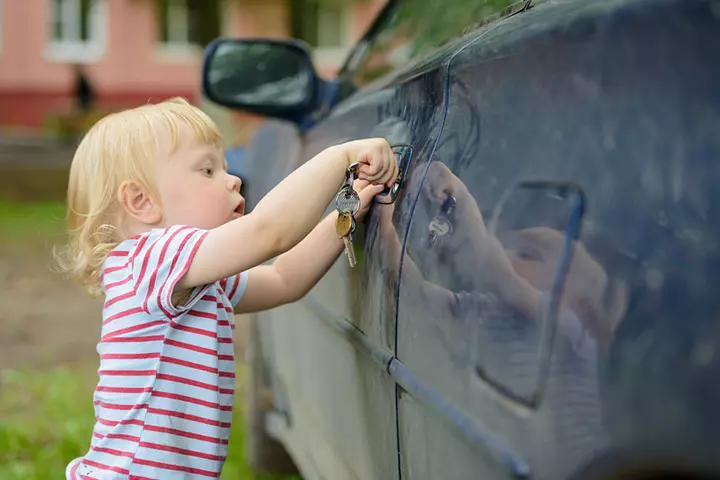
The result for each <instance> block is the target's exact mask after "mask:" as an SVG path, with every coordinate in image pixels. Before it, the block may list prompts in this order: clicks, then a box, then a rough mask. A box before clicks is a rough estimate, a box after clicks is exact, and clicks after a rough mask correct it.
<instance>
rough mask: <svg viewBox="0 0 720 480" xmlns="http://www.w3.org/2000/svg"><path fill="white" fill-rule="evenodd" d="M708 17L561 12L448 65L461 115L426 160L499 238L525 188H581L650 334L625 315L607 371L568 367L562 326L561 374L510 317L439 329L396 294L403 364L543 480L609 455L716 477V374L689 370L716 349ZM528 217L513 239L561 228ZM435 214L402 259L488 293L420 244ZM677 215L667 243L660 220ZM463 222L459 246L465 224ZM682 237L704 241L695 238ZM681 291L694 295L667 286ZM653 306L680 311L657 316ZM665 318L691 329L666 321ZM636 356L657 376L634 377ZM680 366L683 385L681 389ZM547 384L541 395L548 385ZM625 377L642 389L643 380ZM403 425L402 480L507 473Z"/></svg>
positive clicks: (411, 416)
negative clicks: (517, 189) (508, 207)
mask: <svg viewBox="0 0 720 480" xmlns="http://www.w3.org/2000/svg"><path fill="white" fill-rule="evenodd" d="M713 5H715V6H716V4H713V2H704V1H697V2H694V1H689V2H679V1H675V2H671V1H666V2H662V1H660V2H648V1H635V2H628V1H616V2H612V1H609V2H572V3H570V2H567V3H563V2H548V3H546V4H539V5H538V6H537V7H535V8H533V9H532V10H531V11H529V12H527V13H526V14H523V15H521V16H516V17H513V18H509V19H506V20H505V21H504V23H505V25H502V23H503V22H499V23H498V24H495V25H494V26H493V27H491V28H493V29H494V31H493V32H491V33H487V34H485V35H483V36H481V37H479V38H478V40H477V41H476V42H474V43H473V44H472V45H469V46H467V47H466V48H464V49H463V50H462V51H461V52H459V53H458V54H457V55H456V56H455V57H454V58H453V60H452V62H451V65H450V81H449V84H450V86H449V97H450V98H449V103H450V106H449V110H448V115H447V119H446V124H445V129H444V130H443V134H442V137H441V139H440V146H439V147H438V149H437V151H436V152H435V155H434V157H433V160H434V161H435V162H441V163H443V164H444V165H446V166H447V167H448V168H449V169H450V170H451V171H452V172H453V173H454V174H455V175H457V176H458V177H459V179H460V180H461V181H462V182H463V183H464V184H465V185H466V186H467V188H468V189H469V190H470V193H471V194H472V196H473V198H474V199H475V201H476V202H477V203H478V206H479V207H480V210H481V211H482V212H484V213H485V215H486V222H488V223H492V222H493V221H494V220H497V218H496V217H494V216H493V215H495V214H497V209H498V204H499V202H501V201H504V200H507V198H506V197H505V195H506V194H507V192H508V191H509V190H510V189H511V188H513V186H514V185H517V183H518V182H520V181H523V180H529V179H543V180H551V181H555V182H567V183H568V184H574V185H578V186H579V187H580V189H581V190H582V191H583V193H584V195H585V197H586V201H587V205H586V213H585V216H584V218H583V234H582V235H581V237H580V242H583V243H585V244H587V245H592V246H593V247H594V250H593V248H590V247H589V248H590V250H591V253H592V254H593V255H595V254H596V252H597V251H598V250H599V251H600V252H601V253H598V255H603V254H604V255H603V256H602V259H601V260H600V259H597V262H599V264H600V265H601V266H602V268H604V269H606V271H605V272H603V273H602V274H599V276H598V278H603V279H604V278H605V276H610V275H611V274H612V275H616V276H617V278H619V279H621V280H622V281H623V282H625V283H626V284H627V285H628V286H629V287H630V292H631V293H630V295H631V296H632V301H633V302H637V303H636V305H637V304H640V305H643V304H644V305H645V308H649V309H650V310H648V312H646V313H645V315H644V316H643V317H641V316H640V315H639V313H638V312H637V311H633V310H632V308H633V307H632V305H625V306H624V308H627V309H628V310H627V313H626V315H624V319H621V320H619V323H620V324H619V326H613V328H617V330H616V331H615V336H614V339H613V340H614V341H613V342H612V344H611V347H610V348H609V349H608V351H607V352H604V353H603V352H601V348H600V347H599V346H598V347H597V352H596V354H592V355H589V354H585V353H583V354H580V353H578V352H577V351H576V352H574V353H573V352H569V351H568V350H570V349H571V347H570V346H569V343H570V340H569V338H568V335H569V333H568V332H567V331H563V330H564V329H563V328H562V326H560V327H558V329H557V335H556V336H555V338H554V340H553V344H552V348H553V356H552V358H551V360H550V361H551V362H552V365H548V364H542V360H543V359H542V357H541V356H540V354H539V351H540V348H541V342H542V341H544V338H543V337H542V336H539V335H536V336H533V335H528V336H518V335H517V330H521V329H522V328H525V327H521V326H518V325H515V324H514V323H515V322H517V320H516V319H510V318H505V319H502V318H495V317H493V314H492V313H473V314H471V315H469V316H467V313H463V314H459V313H456V312H454V311H452V310H451V309H450V308H448V309H447V310H446V311H445V315H444V316H430V315H429V314H423V313H422V312H423V311H425V312H429V311H432V309H428V308H427V306H426V305H424V304H423V302H422V301H418V298H417V296H416V295H415V294H414V293H415V292H414V290H413V289H411V288H406V287H407V285H408V280H407V279H406V278H403V279H402V281H401V293H400V302H399V319H398V329H399V346H398V352H397V356H398V358H399V359H400V360H401V361H402V362H403V363H404V364H405V365H406V366H407V368H409V369H410V370H411V371H412V372H414V373H415V374H416V375H417V377H418V378H419V380H420V381H421V382H423V383H424V384H426V385H427V386H428V387H429V388H431V389H433V390H435V391H437V392H440V393H441V394H442V395H443V397H444V398H445V399H447V400H448V401H449V402H450V403H451V404H453V405H454V406H456V407H457V408H458V409H460V410H461V411H462V412H465V413H466V414H468V415H469V416H470V417H472V418H473V419H474V421H475V422H477V423H478V424H479V425H482V426H483V427H484V428H487V429H489V430H490V431H491V432H492V433H494V434H495V435H496V436H497V437H498V439H499V440H501V441H504V442H506V443H507V444H508V445H509V446H510V447H511V449H512V451H513V452H514V453H515V454H516V455H518V456H519V458H521V459H523V460H526V461H527V462H528V463H529V465H530V468H531V471H532V475H533V478H538V479H558V478H567V477H568V476H570V475H571V474H573V473H575V472H578V471H581V470H582V469H583V467H584V465H585V464H586V463H587V462H589V461H590V460H591V459H592V458H594V457H595V456H598V455H600V454H602V453H603V452H606V451H608V450H609V449H611V448H618V449H623V450H624V451H631V452H633V454H637V456H638V458H640V456H641V452H642V455H649V456H650V457H651V458H652V459H653V460H652V462H653V463H654V464H655V465H656V466H658V468H660V469H662V468H663V467H662V466H663V465H665V466H667V465H668V464H673V462H678V463H680V464H683V463H688V464H695V465H696V467H695V468H698V469H702V468H709V469H714V470H715V471H717V469H718V468H719V467H720V465H719V464H718V460H717V458H716V456H715V455H713V454H712V453H711V452H712V451H713V450H716V449H717V440H716V439H715V440H713V435H714V434H713V431H716V430H715V429H716V427H717V425H718V423H717V422H718V420H720V417H719V416H718V413H717V411H716V410H715V409H713V408H712V407H711V404H712V403H713V402H717V400H718V399H720V389H718V388H717V387H716V384H714V382H712V381H711V380H710V378H711V372H717V370H716V368H717V365H716V363H715V362H716V360H715V359H714V358H715V357H714V356H712V359H710V358H705V360H704V361H703V362H704V363H701V364H698V363H693V362H694V360H693V359H692V358H693V353H692V352H693V351H695V350H696V349H701V350H702V349H705V348H707V351H706V353H707V352H709V351H710V350H712V351H714V350H715V348H716V346H717V344H718V342H719V341H720V337H718V336H717V335H716V334H715V333H714V332H716V331H717V330H716V328H715V327H713V326H712V320H711V318H713V317H714V315H716V314H715V313H714V312H715V311H716V310H714V307H713V301H712V300H711V298H710V297H712V294H710V293H709V291H708V290H707V289H706V287H705V285H710V284H714V281H713V280H712V279H713V278H715V275H716V274H717V272H716V270H715V268H716V267H714V266H713V267H711V265H714V262H715V261H716V255H717V254H716V252H711V248H713V247H710V245H715V241H716V239H717V236H718V234H719V233H720V230H719V229H718V224H717V223H716V219H715V218H714V217H712V215H714V214H715V211H714V209H713V205H714V203H713V202H714V200H713V198H714V197H715V196H716V194H713V193H712V191H711V190H710V186H709V184H710V183H711V182H712V180H710V178H717V177H716V174H717V173H716V172H717V170H716V167H714V166H713V164H712V163H711V162H712V161H713V159H714V158H715V159H716V158H717V155H718V152H720V141H719V140H718V138H717V137H716V136H715V137H713V136H712V135H711V133H710V131H711V130H712V128H715V127H712V125H715V126H717V125H718V124H719V123H718V122H719V119H720V89H718V88H717V85H720V66H719V64H718V62H717V61H714V60H712V59H713V58H718V57H717V55H718V53H717V52H718V51H720V50H718V46H719V45H720V36H719V34H718V32H720V29H719V28H718V27H720V16H718V15H717V14H716V13H713V11H712V10H711V8H712V7H713ZM703 176H707V178H705V179H704V180H701V177H703ZM695 185H696V186H697V188H696V187H695ZM526 206H527V207H528V208H526V209H516V210H515V211H514V212H507V213H506V212H504V211H502V213H501V214H500V222H501V223H506V224H516V223H522V224H524V225H525V226H526V227H530V226H535V225H537V226H540V225H545V224H548V222H550V223H551V222H552V220H550V217H552V216H554V214H555V213H560V212H553V211H548V210H547V209H544V206H543V205H542V204H540V203H533V202H526ZM671 211H672V212H673V213H672V214H670V213H669V212H671ZM511 213H512V215H511ZM436 214H437V212H436V211H435V210H432V207H425V206H423V205H422V204H421V203H418V206H417V207H416V209H415V213H414V215H413V218H412V225H411V227H410V233H409V235H408V238H409V239H411V240H409V241H408V245H407V252H408V256H409V257H411V258H414V260H415V261H416V262H417V263H418V264H419V265H420V267H421V270H422V271H423V272H424V273H425V274H426V275H427V276H426V278H431V279H433V281H434V282H437V283H438V284H441V285H443V286H445V287H446V288H448V290H453V291H473V292H480V293H485V294H488V295H491V294H492V292H491V290H483V289H484V288H485V287H484V286H483V285H482V283H478V282H480V280H479V279H478V275H477V271H478V270H481V269H482V266H481V265H480V264H479V263H478V259H477V257H473V249H470V248H467V243H465V244H463V245H464V246H462V248H458V247H452V248H457V249H452V248H451V249H450V250H447V249H446V250H443V249H438V248H433V247H429V246H428V245H427V244H423V243H422V239H423V236H424V235H427V233H426V232H427V228H428V222H430V221H431V219H432V218H433V216H434V215H436ZM670 215H672V216H673V222H674V224H673V225H672V226H670V225H669V223H671V222H669V221H668V220H667V219H665V216H670ZM703 217H705V218H703ZM457 222H458V225H455V232H453V234H457V233H458V232H457V230H459V229H460V228H461V224H462V222H463V219H462V218H458V219H457ZM688 229H692V230H693V231H694V232H695V234H697V235H699V236H700V237H699V238H696V239H695V240H690V239H688V238H683V237H684V236H686V235H690V233H689V231H688ZM683 231H684V232H685V233H682V232H683ZM670 232H674V233H670ZM676 235H677V236H678V238H675V239H672V237H673V236H676ZM701 238H702V240H701ZM468 241H472V236H470V237H469V240H468ZM478 241H479V240H478ZM703 242H707V243H704V244H703ZM601 244H602V246H600V245H601ZM670 251H672V252H675V254H676V255H678V257H679V258H692V259H693V260H692V262H691V263H688V264H687V265H686V266H685V268H686V269H687V270H685V272H686V273H685V274H683V270H682V269H680V270H678V266H677V265H674V264H673V261H672V260H671V259H670V258H666V255H667V254H666V253H665V252H670ZM641 259H642V260H641ZM406 261H407V259H406ZM643 262H645V263H644V264H643ZM551 266H552V267H556V266H557V265H556V264H553V265H551ZM464 267H466V268H464ZM593 275H595V273H590V272H589V271H588V272H586V273H584V274H580V275H578V274H577V273H575V274H574V276H573V277H572V279H571V281H570V283H571V285H566V290H569V291H571V290H573V289H576V288H578V285H579V284H580V283H582V282H587V283H588V284H590V283H591V282H592V281H595V280H594V277H593ZM683 278H685V279H686V280H687V281H690V282H693V286H692V287H690V286H688V287H687V288H683V289H679V288H678V285H676V286H675V287H674V288H675V289H674V290H669V289H668V284H667V283H666V284H665V285H663V282H671V281H672V282H682V279H683ZM660 279H662V280H660ZM671 279H672V280H671ZM603 281H604V280H603ZM566 282H567V279H566ZM695 282H697V283H695ZM588 288H590V287H588ZM593 288H597V289H599V288H600V287H599V286H597V287H593ZM653 289H656V290H660V291H662V292H663V293H662V295H672V296H675V300H674V301H673V302H669V300H665V301H664V302H659V301H658V299H657V298H655V296H656V295H658V294H659V292H653ZM651 299H653V300H651ZM495 300H496V299H495ZM651 302H656V304H658V305H659V304H664V305H666V310H664V311H663V312H661V311H654V313H650V312H653V308H658V307H651V306H650V305H649V304H650V303H651ZM668 302H669V303H668ZM460 303H461V302H460ZM701 305H702V307H701ZM484 306H485V308H487V305H484ZM455 307H456V308H461V307H458V305H455ZM466 308H467V307H466ZM470 308H475V307H473V306H471V307H470ZM669 310H674V311H675V312H676V313H680V312H683V313H681V314H680V315H679V316H676V317H671V315H669V314H668V311H669ZM463 315H466V316H465V317H463ZM601 320H602V321H605V320H608V321H610V320H609V319H601ZM561 321H562V320H561V319H560V318H546V319H545V322H557V323H561ZM611 323H612V322H611ZM630 332H632V333H630ZM711 332H712V333H711ZM680 338H682V341H681V340H680ZM660 345H663V347H660ZM663 348H664V349H667V350H666V351H665V352H663ZM641 351H643V352H647V354H648V355H651V357H649V358H652V359H653V360H652V361H651V360H649V358H645V359H641V357H642V355H643V354H641V353H640V352H641ZM639 356H640V357H639ZM479 359H481V361H482V362H483V363H482V364H481V363H478V362H480V360H479ZM621 359H622V360H621ZM671 364H674V365H675V366H676V368H679V369H680V371H679V372H678V373H677V374H675V373H673V374H670V373H669V369H671V367H670V365H671ZM661 365H662V366H663V367H661ZM479 368H482V369H483V370H484V372H485V374H487V373H488V370H490V371H491V373H492V370H493V369H494V371H495V373H496V375H495V377H496V379H497V381H498V382H499V383H500V384H501V385H500V386H501V387H504V388H497V385H496V384H494V382H490V381H488V378H486V377H485V378H483V377H482V376H481V375H479V374H478V369H479ZM661 368H665V369H666V373H665V374H662V373H661V370H660V369H661ZM544 371H547V372H548V375H549V376H548V378H547V380H546V382H538V380H541V379H542V378H541V377H542V374H543V372H544ZM608 372H612V374H610V373H608ZM630 372H633V373H634V374H639V372H643V374H642V375H639V376H637V377H634V378H635V380H634V381H631V380H630V378H633V377H630ZM680 372H682V373H680ZM701 379H702V380H701ZM695 382H697V383H695ZM528 385H530V386H531V389H532V388H535V387H534V386H535V385H540V387H541V388H542V391H540V392H539V393H540V395H541V397H540V398H541V400H540V402H539V403H538V404H537V405H533V404H532V403H531V402H523V401H518V398H517V395H508V391H510V393H513V392H514V393H517V392H520V391H521V390H523V389H524V388H526V387H527V386H528ZM679 385H682V388H680V389H678V388H676V387H677V386H679ZM700 391H702V394H700V393H699V392H700ZM610 399H612V400H610ZM660 399H662V400H660ZM638 402H639V403H638ZM715 404H716V403H715ZM398 408H399V425H400V444H401V459H402V465H403V467H402V468H403V478H404V479H412V480H415V479H432V478H438V477H439V476H442V477H443V478H453V479H454V478H457V479H463V478H469V477H468V475H470V472H472V474H473V475H475V476H476V477H482V478H505V476H507V475H508V474H509V473H510V472H509V471H508V470H507V469H500V470H502V471H498V464H497V462H493V461H492V460H493V459H492V458H487V457H486V456H483V455H482V454H481V453H478V454H476V455H472V454H470V453H469V450H468V448H467V441H466V440H463V439H462V438H460V437H459V436H458V435H457V429H455V428H453V427H452V426H450V425H448V424H447V422H446V423H445V424H443V423H438V421H437V419H436V418H434V417H433V416H432V415H431V413H430V410H429V409H428V408H423V406H422V405H420V404H419V403H418V402H417V401H415V400H414V399H412V398H407V399H406V398H405V396H403V398H402V399H401V400H400V402H399V407H398ZM679 412H685V413H683V414H680V413H679ZM690 412H693V413H694V414H693V415H691V414H690ZM443 425H444V426H443ZM430 432H432V434H430ZM678 438H682V439H683V441H681V442H678ZM631 456H632V455H631Z"/></svg>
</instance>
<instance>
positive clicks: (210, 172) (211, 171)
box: [202, 168, 213, 177]
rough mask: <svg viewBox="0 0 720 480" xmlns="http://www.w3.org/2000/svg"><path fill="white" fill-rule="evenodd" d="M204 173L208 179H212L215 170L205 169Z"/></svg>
mask: <svg viewBox="0 0 720 480" xmlns="http://www.w3.org/2000/svg"><path fill="white" fill-rule="evenodd" d="M202 172H203V173H204V174H205V175H207V176H208V177H212V174H213V169H212V168H203V169H202Z"/></svg>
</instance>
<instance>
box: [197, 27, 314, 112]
mask: <svg viewBox="0 0 720 480" xmlns="http://www.w3.org/2000/svg"><path fill="white" fill-rule="evenodd" d="M206 68H207V71H206V88H207V90H208V94H209V96H210V97H211V98H213V99H214V100H215V101H216V102H217V103H220V104H226V105H244V106H249V107H259V108H293V107H300V106H303V105H304V104H306V102H307V101H308V100H309V99H310V98H312V94H313V71H312V67H311V64H310V61H309V59H308V57H307V55H305V54H304V52H302V51H301V50H299V49H296V48H293V47H292V46H289V45H286V44H280V43H267V42H256V41H255V42H254V41H228V42H223V43H221V44H219V45H218V47H217V49H216V50H215V51H214V52H213V53H212V55H211V56H210V57H209V58H208V59H207V67H206Z"/></svg>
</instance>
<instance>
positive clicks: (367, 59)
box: [350, 0, 524, 87]
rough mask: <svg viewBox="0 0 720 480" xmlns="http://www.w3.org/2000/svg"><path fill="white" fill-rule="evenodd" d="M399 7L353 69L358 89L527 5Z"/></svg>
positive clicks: (416, 2)
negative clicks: (474, 29) (480, 26)
mask: <svg viewBox="0 0 720 480" xmlns="http://www.w3.org/2000/svg"><path fill="white" fill-rule="evenodd" d="M398 3H399V5H398V6H397V7H396V8H395V9H394V10H393V11H392V12H391V13H390V15H388V17H387V18H386V19H385V20H384V24H383V25H381V26H380V28H379V29H378V33H377V35H376V36H375V37H374V38H372V39H371V40H370V44H369V46H368V47H366V49H365V51H364V53H363V55H362V56H361V57H360V59H359V61H358V62H356V63H355V65H352V66H350V69H351V72H352V73H351V74H350V79H351V80H352V83H353V84H354V85H355V87H362V86H363V85H366V84H368V83H370V82H372V81H374V80H376V79H378V78H381V77H383V76H385V75H386V74H388V73H389V72H391V71H393V70H396V69H399V68H402V67H404V66H406V65H408V64H409V63H410V62H412V61H414V60H417V59H420V58H422V57H425V56H427V55H429V54H431V53H432V52H433V51H435V50H437V49H438V48H439V47H441V46H442V45H444V44H446V43H447V42H448V41H450V40H452V39H454V38H456V37H459V36H462V35H463V34H464V33H466V32H468V31H470V30H472V29H473V28H476V27H477V26H479V25H482V24H483V23H486V22H488V21H490V20H492V19H493V18H496V17H497V16H502V15H505V14H508V13H511V12H513V11H514V10H517V9H520V8H521V7H522V5H523V3H524V2H522V1H518V0H479V1H476V2H467V1H466V0H405V1H401V2H398Z"/></svg>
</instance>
